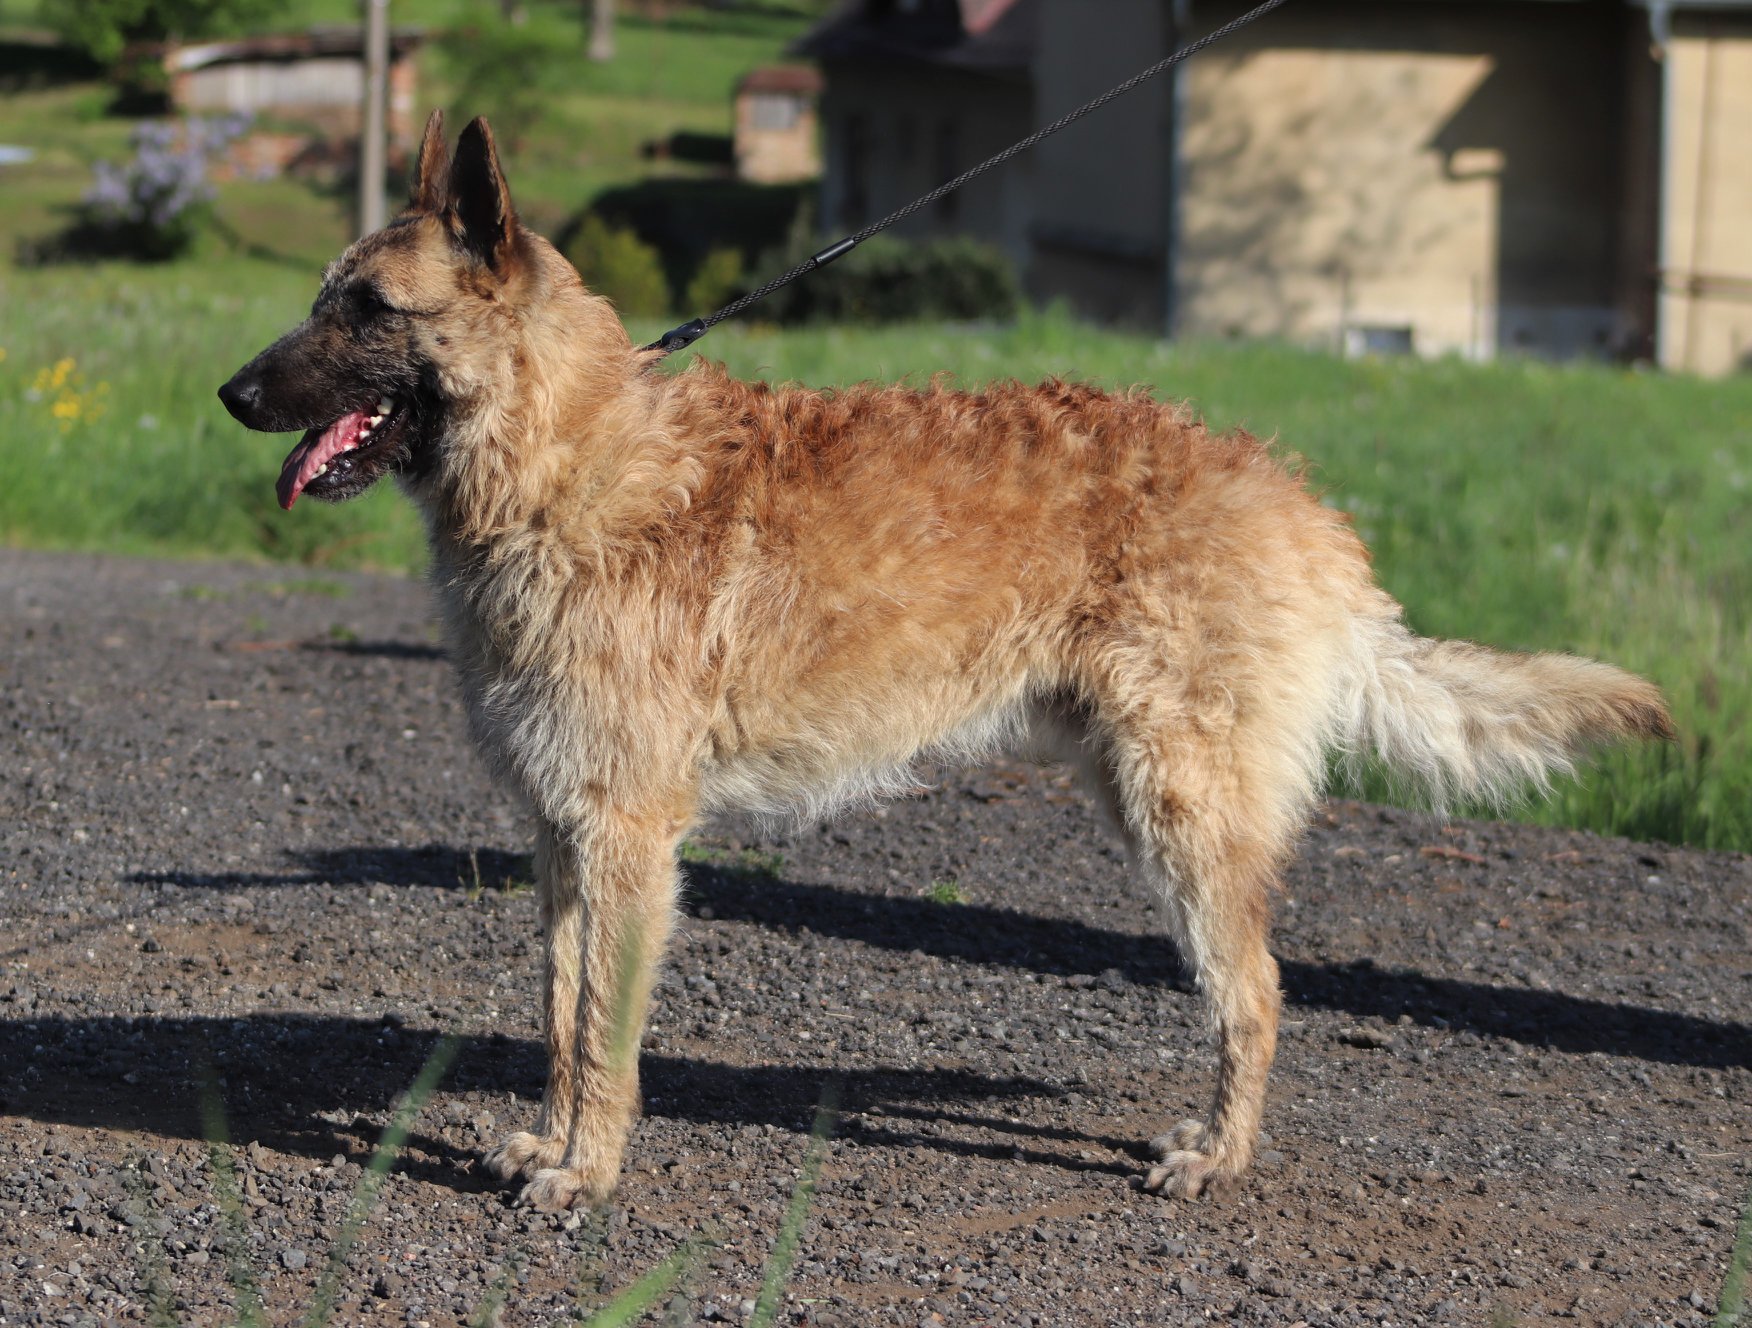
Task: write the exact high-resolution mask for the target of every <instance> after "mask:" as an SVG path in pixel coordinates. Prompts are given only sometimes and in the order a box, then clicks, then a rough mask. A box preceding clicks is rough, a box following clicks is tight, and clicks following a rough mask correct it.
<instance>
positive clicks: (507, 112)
mask: <svg viewBox="0 0 1752 1328" xmlns="http://www.w3.org/2000/svg"><path fill="white" fill-rule="evenodd" d="M436 45H437V47H438V52H439V56H440V59H441V62H442V64H443V66H444V73H445V75H446V76H447V78H448V79H449V81H450V85H451V101H452V104H453V105H455V106H456V107H458V108H460V109H461V110H462V111H463V112H464V118H473V117H474V116H477V115H484V116H486V117H487V118H488V119H490V120H491V121H492V122H493V135H494V137H495V139H496V140H497V141H498V144H499V148H500V150H501V151H502V152H507V153H511V152H516V151H517V150H518V148H519V147H521V146H522V144H523V140H524V139H525V138H527V137H528V136H529V133H530V131H531V130H532V129H534V128H535V126H536V124H537V123H538V122H539V121H540V120H541V117H542V113H543V111H544V110H545V108H546V106H547V103H548V100H549V95H550V91H551V87H552V84H553V83H554V81H555V77H556V74H557V72H558V71H559V69H561V68H562V67H563V61H562V60H561V59H559V58H557V57H556V52H565V51H567V50H569V49H575V48H576V47H577V46H578V45H579V36H578V32H577V29H576V26H575V25H567V24H566V23H565V21H564V20H562V19H560V18H559V17H558V16H557V15H553V14H549V13H538V14H531V15H530V16H529V17H528V18H526V19H525V20H524V21H523V22H522V23H510V22H507V21H506V19H505V17H504V15H502V14H501V13H500V12H499V10H498V7H497V6H492V5H474V6H472V7H470V8H469V9H468V11H467V12H466V13H465V14H464V15H463V16H462V18H461V19H460V20H459V21H458V22H457V24H456V26H455V27H453V28H451V29H450V30H449V31H448V32H446V33H445V34H444V35H443V36H442V37H440V38H439V39H438V41H437V43H436Z"/></svg>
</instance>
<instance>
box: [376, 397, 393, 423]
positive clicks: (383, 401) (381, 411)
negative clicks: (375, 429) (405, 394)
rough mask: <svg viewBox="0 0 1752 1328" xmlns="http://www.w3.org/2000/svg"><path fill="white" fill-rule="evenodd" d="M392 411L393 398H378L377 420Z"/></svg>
mask: <svg viewBox="0 0 1752 1328" xmlns="http://www.w3.org/2000/svg"><path fill="white" fill-rule="evenodd" d="M394 409H395V398H394V397H379V398H378V399H377V418H378V419H382V418H383V417H384V416H385V415H387V414H389V412H390V411H392V410H394Z"/></svg>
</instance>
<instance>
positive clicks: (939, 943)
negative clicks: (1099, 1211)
mask: <svg viewBox="0 0 1752 1328" xmlns="http://www.w3.org/2000/svg"><path fill="white" fill-rule="evenodd" d="M687 885H688V895H689V896H690V897H691V899H692V901H693V902H694V906H695V907H696V908H697V907H709V908H710V909H711V911H712V915H713V916H714V917H718V918H724V919H727V920H730V921H736V922H746V923H751V924H753V925H755V926H761V927H773V928H777V929H780V930H791V931H798V930H805V929H806V930H808V931H812V932H817V933H820V934H821V935H824V936H832V937H835V938H837V939H842V940H852V941H859V942H861V943H863V944H865V945H874V946H880V947H881V948H883V949H885V950H904V951H911V950H918V951H922V952H924V953H926V954H932V955H936V956H938V957H940V958H945V959H959V960H967V961H970V962H973V963H980V964H1000V965H1004V966H1006V967H1012V968H1026V969H1030V970H1032V971H1033V972H1036V973H1050V974H1054V975H1057V976H1063V977H1074V976H1077V975H1082V976H1085V977H1087V978H1089V979H1091V981H1092V983H1093V985H1099V986H1107V987H1110V988H1111V987H1117V986H1118V984H1120V983H1122V982H1132V983H1138V984H1140V985H1144V986H1151V985H1155V986H1174V987H1176V988H1178V989H1181V990H1187V989H1189V986H1190V984H1189V983H1188V981H1187V974H1186V972H1185V969H1184V967H1183V966H1182V964H1181V962H1180V958H1179V955H1178V954H1177V952H1176V951H1175V949H1174V946H1173V945H1172V943H1170V942H1169V941H1168V940H1167V938H1166V937H1161V936H1134V935H1129V934H1127V933H1125V932H1117V931H1111V930H1108V929H1107V928H1103V927H1091V926H1089V925H1088V924H1086V923H1082V922H1077V921H1075V920H1073V919H1070V918H1045V917H1036V916H1033V915H1031V914H1027V913H1020V912H1017V911H1015V910H1013V909H1005V908H992V907H990V906H987V905H983V904H949V905H945V904H937V903H932V902H931V901H929V900H926V899H908V898H895V897H890V896H881V895H866V894H859V893H856V892H853V891H849V890H840V889H835V888H833V887H831V886H823V885H803V884H798V883H796V882H793V881H784V880H780V879H778V878H776V877H774V876H771V875H769V874H767V873H764V872H757V871H742V870H736V869H727V868H723V867H702V866H692V867H689V868H688V870H687ZM1279 967H1280V969H1281V971H1282V975H1283V987H1284V996H1285V998H1286V999H1287V1000H1288V1001H1290V1002H1291V1003H1292V1004H1295V1005H1303V1006H1313V1007H1317V1008H1324V1009H1333V1010H1343V1011H1345V1012H1346V1013H1348V1014H1351V1015H1354V1016H1357V1017H1359V1018H1363V1017H1367V1016H1370V1015H1378V1016H1380V1017H1381V1018H1383V1019H1386V1020H1389V1021H1391V1020H1394V1019H1397V1018H1398V1017H1399V1016H1400V1015H1402V1014H1406V1015H1410V1016H1411V1018H1412V1019H1413V1020H1414V1021H1416V1022H1417V1023H1420V1024H1425V1025H1429V1026H1433V1027H1438V1028H1456V1029H1465V1030H1468V1031H1470V1032H1473V1033H1478V1034H1482V1035H1484V1036H1487V1037H1500V1038H1508V1039H1510V1040H1512V1041H1515V1042H1520V1043H1523V1044H1525V1045H1528V1046H1539V1047H1549V1048H1551V1049H1552V1050H1555V1051H1563V1052H1568V1053H1571V1054H1574V1055H1587V1054H1589V1053H1592V1052H1602V1053H1604V1054H1606V1055H1609V1056H1627V1057H1633V1058H1635V1059H1637V1060H1645V1061H1658V1062H1662V1063H1666V1064H1672V1065H1695V1066H1707V1067H1711V1068H1715V1069H1725V1068H1727V1067H1729V1066H1749V1065H1752V1027H1748V1026H1746V1025H1745V1024H1739V1023H1729V1022H1722V1023H1717V1022H1714V1021H1712V1020H1709V1019H1699V1018H1697V1017H1695V1016H1692V1015H1685V1014H1673V1013H1670V1012H1668V1011H1665V1010H1651V1009H1648V1008H1646V1007H1643V1006H1636V1005H1617V1004H1613V1003H1611V1002H1608V1001H1597V1000H1591V999H1589V998H1587V997H1584V996H1570V995H1567V994H1565V993H1563V992H1556V991H1532V990H1527V989H1524V988H1515V987H1496V986H1492V985H1490V984H1489V983H1484V982H1463V981H1460V980H1458V979H1454V978H1441V977H1430V976H1427V975H1425V974H1423V973H1419V972H1416V971H1415V970H1388V969H1382V968H1378V967H1376V966H1375V964H1374V962H1373V961H1372V960H1368V959H1360V960H1355V961H1352V962H1350V963H1346V964H1310V963H1303V962H1300V961H1297V960H1282V961H1280V965H1279Z"/></svg>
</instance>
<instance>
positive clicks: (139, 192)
mask: <svg viewBox="0 0 1752 1328" xmlns="http://www.w3.org/2000/svg"><path fill="white" fill-rule="evenodd" d="M247 126H248V121H247V119H246V118H245V117H243V116H228V117H226V118H225V119H223V120H186V121H184V122H182V123H181V124H180V125H179V124H177V123H176V122H175V121H167V120H159V121H148V122H147V123H144V124H141V125H138V126H136V127H135V129H134V133H133V138H132V142H133V147H134V155H133V157H132V158H131V159H129V160H128V161H126V162H124V163H122V164H120V165H117V164H116V163H114V162H108V161H100V162H98V163H97V165H96V167H94V168H93V169H94V172H95V175H96V179H95V180H94V181H93V182H92V185H91V188H90V189H88V190H86V192H85V197H84V198H83V199H82V200H81V201H80V205H79V220H78V222H77V224H76V225H75V226H74V228H73V230H72V232H70V233H69V234H68V235H67V236H66V237H64V244H65V245H66V247H68V248H69V249H71V250H85V251H88V252H98V253H105V254H113V255H116V256H119V257H125V258H137V259H141V260H144V261H148V262H156V261H162V260H164V259H169V258H175V257H177V256H178V255H180V254H183V253H185V252H187V250H188V249H189V247H190V246H191V245H192V244H194V242H195V239H196V238H197V237H198V236H199V235H200V233H201V231H202V230H203V229H204V228H205V227H206V226H207V225H208V223H210V222H211V221H212V219H213V186H212V185H211V184H210V183H208V180H207V162H208V159H209V158H212V157H216V156H218V155H219V154H220V153H221V152H223V151H224V150H225V148H226V146H227V145H228V144H230V143H231V142H232V141H233V140H234V139H236V138H237V137H238V136H239V135H240V134H242V133H243V131H244V129H245V128H246V127H247Z"/></svg>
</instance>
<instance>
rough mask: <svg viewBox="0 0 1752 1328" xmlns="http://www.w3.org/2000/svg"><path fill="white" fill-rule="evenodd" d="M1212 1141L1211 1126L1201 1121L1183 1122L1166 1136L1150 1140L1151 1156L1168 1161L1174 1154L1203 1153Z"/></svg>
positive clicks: (1160, 1135) (1161, 1135)
mask: <svg viewBox="0 0 1752 1328" xmlns="http://www.w3.org/2000/svg"><path fill="white" fill-rule="evenodd" d="M1210 1140H1211V1127H1210V1126H1208V1125H1206V1124H1205V1123H1204V1122H1203V1121H1201V1120H1183V1121H1181V1122H1180V1124H1178V1125H1176V1126H1175V1127H1174V1128H1173V1129H1171V1130H1169V1131H1168V1132H1167V1133H1166V1134H1158V1135H1157V1136H1156V1137H1155V1138H1154V1139H1152V1140H1150V1145H1149V1146H1150V1156H1151V1157H1154V1158H1158V1159H1166V1158H1168V1157H1169V1156H1171V1155H1172V1154H1174V1153H1180V1152H1187V1153H1202V1152H1204V1151H1206V1146H1207V1145H1208V1144H1209V1143H1210Z"/></svg>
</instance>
